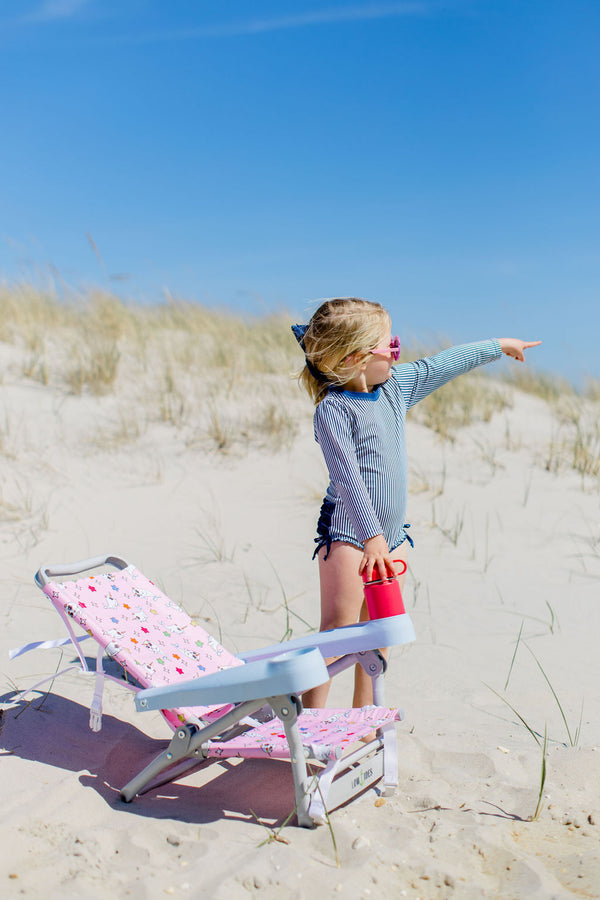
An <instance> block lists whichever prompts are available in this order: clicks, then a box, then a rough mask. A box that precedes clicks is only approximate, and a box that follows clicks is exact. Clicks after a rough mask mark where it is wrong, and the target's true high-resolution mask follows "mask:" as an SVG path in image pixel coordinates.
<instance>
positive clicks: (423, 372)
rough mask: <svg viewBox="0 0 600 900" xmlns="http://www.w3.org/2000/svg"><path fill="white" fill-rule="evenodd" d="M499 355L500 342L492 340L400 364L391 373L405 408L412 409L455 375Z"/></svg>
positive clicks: (451, 348)
mask: <svg viewBox="0 0 600 900" xmlns="http://www.w3.org/2000/svg"><path fill="white" fill-rule="evenodd" d="M501 356H502V350H501V348H500V343H499V341H497V340H495V339H493V340H489V341H479V342H478V343H474V344H461V345H459V346H457V347H450V348H449V349H448V350H442V352H441V353H436V355H435V356H430V357H427V358H425V359H418V360H416V361H415V362H410V363H403V364H402V365H400V366H398V367H397V368H396V369H395V370H394V375H393V377H394V379H396V381H397V383H398V384H399V387H400V390H401V391H402V394H403V395H404V399H405V400H406V406H407V407H411V406H414V405H415V403H418V402H419V400H423V398H424V397H427V396H428V395H429V394H431V393H432V392H433V391H435V390H437V388H439V387H442V385H444V384H447V382H449V381H452V379H453V378H456V377H457V376H458V375H462V374H464V373H465V372H470V371H471V369H475V368H476V367H477V366H482V365H485V364H486V363H489V362H492V361H493V360H495V359H499V358H500V357H501Z"/></svg>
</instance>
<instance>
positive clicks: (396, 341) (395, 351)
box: [369, 335, 400, 362]
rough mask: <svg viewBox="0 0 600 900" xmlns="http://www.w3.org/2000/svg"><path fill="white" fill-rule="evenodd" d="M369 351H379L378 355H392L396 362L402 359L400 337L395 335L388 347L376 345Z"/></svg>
mask: <svg viewBox="0 0 600 900" xmlns="http://www.w3.org/2000/svg"><path fill="white" fill-rule="evenodd" d="M369 353H377V355H378V356H388V355H389V356H391V357H392V359H393V360H394V362H398V360H399V359H400V338H399V337H398V335H395V336H394V337H393V338H392V340H391V341H390V343H389V344H388V345H387V346H386V347H376V348H375V350H369Z"/></svg>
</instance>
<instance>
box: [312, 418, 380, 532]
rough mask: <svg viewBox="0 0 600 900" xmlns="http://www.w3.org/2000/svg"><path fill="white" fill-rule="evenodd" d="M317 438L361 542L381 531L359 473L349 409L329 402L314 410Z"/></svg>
mask: <svg viewBox="0 0 600 900" xmlns="http://www.w3.org/2000/svg"><path fill="white" fill-rule="evenodd" d="M315 437H316V439H317V441H318V443H319V445H320V447H321V450H322V451H323V456H324V457H325V463H326V465H327V469H328V471H329V477H330V478H331V481H332V483H333V485H334V486H335V488H336V490H337V493H338V496H339V498H340V500H341V501H342V503H343V504H344V508H345V510H346V512H347V514H348V517H349V519H350V521H351V523H352V525H353V527H354V530H355V532H356V537H357V538H358V540H359V541H360V542H361V543H362V542H364V541H366V540H367V539H368V538H370V537H374V536H375V535H376V534H381V533H382V527H381V523H380V522H379V519H378V518H377V515H376V513H375V510H374V509H373V504H372V502H371V498H370V497H369V493H368V491H367V488H366V485H365V482H364V480H363V477H362V475H361V473H360V468H359V465H358V459H357V456H356V447H355V445H354V440H353V438H352V425H351V422H350V419H349V416H348V413H347V412H346V410H345V409H343V408H342V407H339V406H335V405H333V404H329V403H327V402H326V401H323V402H322V403H320V404H319V406H317V409H316V411H315Z"/></svg>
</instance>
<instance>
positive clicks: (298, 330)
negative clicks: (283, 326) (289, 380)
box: [292, 325, 329, 384]
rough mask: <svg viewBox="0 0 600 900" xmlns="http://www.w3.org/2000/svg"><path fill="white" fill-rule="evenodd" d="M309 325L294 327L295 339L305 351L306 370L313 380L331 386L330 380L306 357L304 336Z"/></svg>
mask: <svg viewBox="0 0 600 900" xmlns="http://www.w3.org/2000/svg"><path fill="white" fill-rule="evenodd" d="M307 328H308V325H292V331H293V332H294V337H295V338H296V340H297V341H298V343H299V344H300V346H301V347H302V349H303V350H304V361H305V362H306V368H307V369H308V371H309V372H310V374H311V375H312V377H313V378H315V379H316V380H317V381H319V382H320V383H321V384H329V378H327V376H326V375H324V374H323V372H321V371H320V370H319V369H317V367H316V366H315V365H314V363H312V362H311V361H310V359H309V358H308V356H307V355H306V349H305V347H304V335H305V334H306V330H307Z"/></svg>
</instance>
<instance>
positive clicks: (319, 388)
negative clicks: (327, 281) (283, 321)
mask: <svg viewBox="0 0 600 900" xmlns="http://www.w3.org/2000/svg"><path fill="white" fill-rule="evenodd" d="M389 326H390V317H389V314H388V313H387V311H386V310H385V309H384V307H383V306H382V305H381V303H375V302H373V301H371V300H362V299H360V298H357V297H336V298H334V299H331V300H325V302H324V303H322V304H321V305H320V306H319V308H318V309H317V311H316V312H315V313H314V314H313V316H312V317H311V320H310V322H309V323H308V326H307V328H306V331H305V333H304V336H303V339H302V343H301V346H302V348H303V350H304V353H305V356H306V364H305V366H304V368H303V369H302V371H301V372H300V374H299V376H298V380H299V382H300V384H302V385H303V386H304V387H305V388H306V390H307V391H308V393H309V394H310V396H311V397H312V399H313V400H314V403H315V406H318V405H319V403H320V402H321V400H322V399H323V398H324V397H325V395H326V393H327V391H328V390H329V387H330V385H338V386H343V385H344V384H346V383H347V382H348V381H349V380H350V379H351V378H352V376H353V374H354V372H355V371H356V369H357V367H358V366H359V365H360V364H361V363H362V362H364V360H365V359H367V358H368V357H369V350H370V349H371V348H372V347H377V345H378V344H379V342H380V341H381V338H382V337H383V336H384V335H385V331H386V330H387V329H388V328H389ZM349 356H352V357H353V359H352V362H351V363H349V362H348V357H349ZM311 370H312V371H311ZM317 376H318V377H317Z"/></svg>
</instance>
